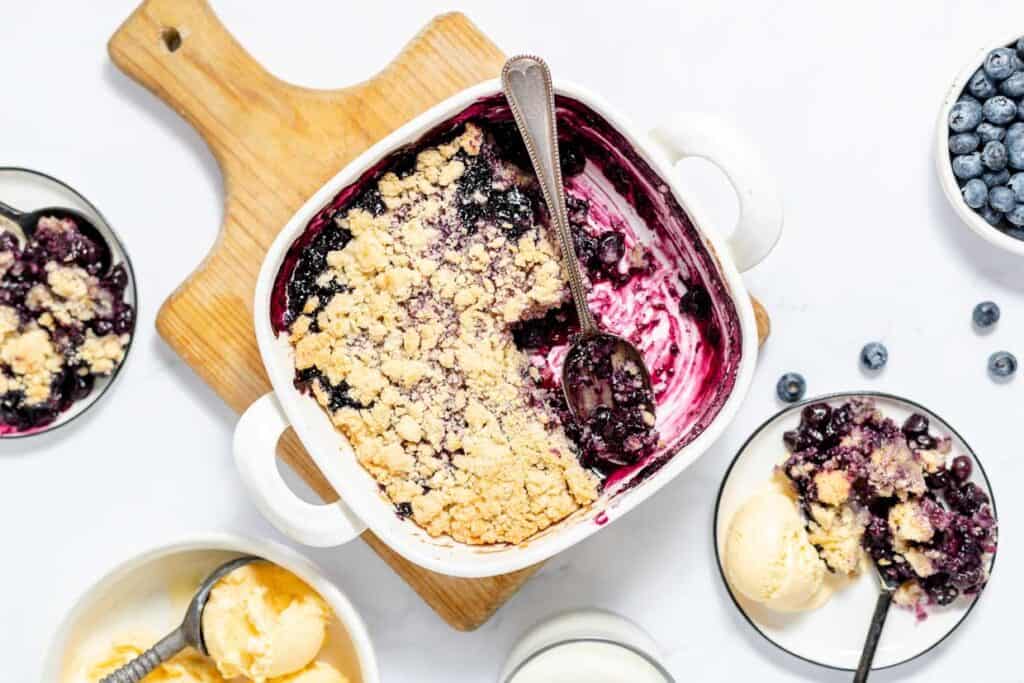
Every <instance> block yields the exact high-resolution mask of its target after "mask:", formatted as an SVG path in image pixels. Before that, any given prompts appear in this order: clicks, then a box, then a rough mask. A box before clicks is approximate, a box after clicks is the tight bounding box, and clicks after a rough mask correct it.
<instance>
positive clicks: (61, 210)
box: [0, 201, 113, 275]
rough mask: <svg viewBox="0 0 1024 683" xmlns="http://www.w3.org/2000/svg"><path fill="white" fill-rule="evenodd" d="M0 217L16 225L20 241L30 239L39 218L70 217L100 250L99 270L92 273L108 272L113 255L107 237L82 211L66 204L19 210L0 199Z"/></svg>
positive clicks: (101, 273) (61, 218)
mask: <svg viewBox="0 0 1024 683" xmlns="http://www.w3.org/2000/svg"><path fill="white" fill-rule="evenodd" d="M0 217H3V218H6V219H7V220H8V221H10V222H11V223H14V224H15V225H16V226H18V232H15V233H14V234H15V236H16V237H18V238H19V241H21V242H22V243H25V242H28V241H29V240H30V239H32V235H33V234H34V233H35V231H36V227H37V226H38V225H39V219H41V218H47V217H53V218H57V219H59V220H63V219H71V220H72V221H73V222H74V223H75V225H76V226H77V227H78V230H79V232H81V233H82V234H83V235H85V236H86V237H88V238H89V239H90V240H91V241H92V242H93V243H94V244H95V245H96V248H97V249H99V250H100V253H99V255H98V256H99V258H98V263H99V270H98V271H97V273H94V274H97V275H103V274H106V273H108V272H110V267H111V265H112V264H113V255H112V253H111V249H110V245H109V244H108V243H107V238H106V237H104V235H103V233H101V232H100V231H99V229H98V228H97V227H96V226H95V225H94V224H93V222H92V219H90V218H89V217H88V216H86V215H85V214H83V213H82V212H80V211H76V210H75V209H69V208H67V207H66V206H48V207H45V208H42V209H36V210H35V211H21V210H19V209H16V208H14V207H13V206H10V205H9V204H5V203H4V202H2V201H0ZM0 228H2V225H0ZM19 233H20V234H19Z"/></svg>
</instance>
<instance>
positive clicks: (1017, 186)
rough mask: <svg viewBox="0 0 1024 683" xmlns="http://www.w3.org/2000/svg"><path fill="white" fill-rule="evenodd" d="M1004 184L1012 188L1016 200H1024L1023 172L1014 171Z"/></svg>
mask: <svg viewBox="0 0 1024 683" xmlns="http://www.w3.org/2000/svg"><path fill="white" fill-rule="evenodd" d="M1006 185H1007V186H1008V187H1009V188H1010V189H1011V190H1013V194H1014V196H1016V197H1017V201H1018V202H1024V173H1014V174H1013V175H1012V176H1010V179H1009V180H1008V181H1006Z"/></svg>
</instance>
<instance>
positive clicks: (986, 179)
mask: <svg viewBox="0 0 1024 683" xmlns="http://www.w3.org/2000/svg"><path fill="white" fill-rule="evenodd" d="M981 181H982V182H983V183H985V186H986V187H995V186H996V185H1005V184H1006V183H1008V182H1010V172H1009V171H1007V170H1006V169H1005V168H1004V169H1003V170H1002V171H990V172H989V173H982V174H981ZM973 208H978V207H973Z"/></svg>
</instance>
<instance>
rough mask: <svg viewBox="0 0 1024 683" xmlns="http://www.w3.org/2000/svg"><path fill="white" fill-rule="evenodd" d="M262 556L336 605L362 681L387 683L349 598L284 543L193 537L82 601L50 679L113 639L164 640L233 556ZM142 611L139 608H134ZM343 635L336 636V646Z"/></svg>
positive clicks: (55, 682)
mask: <svg viewBox="0 0 1024 683" xmlns="http://www.w3.org/2000/svg"><path fill="white" fill-rule="evenodd" d="M239 555H256V556H258V557H262V558H264V559H266V560H269V561H270V562H273V563H275V564H278V565H280V566H282V567H284V568H285V569H287V570H288V571H290V572H292V573H294V574H295V575H296V576H298V577H299V578H301V579H302V580H303V581H305V582H306V583H308V584H309V585H310V586H311V587H312V588H314V589H315V590H316V591H317V592H318V593H319V594H320V595H321V596H322V597H323V599H324V600H326V601H327V604H328V605H330V607H331V609H332V610H333V612H334V615H335V616H336V617H337V619H338V621H339V622H340V625H341V628H343V629H344V631H345V633H347V635H348V640H349V642H348V643H346V644H345V647H344V648H342V649H343V651H342V653H341V656H342V658H343V659H345V660H346V661H352V660H355V662H356V663H357V666H358V668H359V673H360V675H361V678H359V679H357V680H359V681H361V682H362V683H379V681H380V673H379V671H378V669H377V660H376V657H375V655H374V652H373V645H372V644H371V642H370V636H369V633H368V632H367V630H366V625H365V624H364V623H363V620H362V618H361V617H360V616H359V614H358V612H356V609H355V607H353V605H352V603H351V602H349V599H348V598H347V597H345V595H344V594H343V593H342V592H341V591H340V590H338V588H337V587H336V586H335V585H334V584H333V583H331V582H330V580H328V579H327V578H326V577H325V576H324V575H323V574H322V573H321V572H320V570H319V569H318V568H317V567H316V565H314V564H313V563H312V562H310V561H309V560H307V559H305V558H304V557H302V556H301V555H299V554H298V553H296V552H295V551H293V550H291V549H290V548H287V547H285V546H282V545H278V544H275V543H269V542H266V541H257V540H254V539H247V538H242V537H239V536H234V535H228V534H210V535H204V536H196V537H190V538H187V539H184V540H181V541H178V542H174V543H169V544H165V545H160V546H157V547H153V548H150V549H148V550H145V551H143V552H141V553H139V554H137V555H135V556H134V557H132V558H130V559H128V560H126V561H124V562H121V563H119V564H118V565H117V566H115V567H114V568H113V569H111V570H110V571H109V572H107V574H106V575H104V576H103V577H102V578H100V579H99V580H98V581H96V582H95V583H94V584H93V585H92V586H91V587H90V588H89V589H88V590H87V591H86V592H85V593H84V594H83V595H82V596H81V597H80V598H79V599H78V601H77V602H76V603H75V605H74V606H73V607H72V608H71V610H70V611H69V612H68V614H67V616H66V617H65V618H64V620H63V621H62V622H61V624H60V626H59V627H58V628H57V631H56V633H55V634H54V636H53V638H52V639H51V643H50V649H49V651H48V652H47V655H46V661H45V663H44V665H43V677H42V679H41V680H42V681H44V682H45V683H61V682H62V681H63V680H64V676H66V675H68V673H67V670H68V669H69V668H72V667H73V666H74V665H75V660H76V659H77V658H80V657H83V656H88V655H87V653H88V652H90V651H94V650H102V649H103V648H105V647H106V646H109V645H110V644H112V643H109V642H107V640H105V637H107V636H113V635H114V634H118V633H132V634H135V633H140V635H142V634H144V635H145V636H146V637H149V638H154V642H155V639H156V638H159V637H161V636H163V635H165V634H166V633H167V632H169V631H170V630H171V629H172V628H174V627H175V626H176V625H177V624H178V623H180V621H181V618H182V617H183V616H184V613H185V606H186V605H187V603H188V600H189V599H190V598H191V592H192V591H194V590H195V588H196V586H197V585H198V584H199V582H200V581H202V579H203V578H204V576H206V575H207V574H208V573H209V572H210V571H211V570H212V569H213V568H215V567H216V566H218V565H220V564H221V563H223V562H226V561H228V560H230V559H231V558H232V557H237V556H239ZM135 606H137V607H138V608H137V609H133V607H135ZM335 637H340V634H339V636H335V635H333V634H332V632H331V630H330V629H329V631H328V640H331V639H332V638H335Z"/></svg>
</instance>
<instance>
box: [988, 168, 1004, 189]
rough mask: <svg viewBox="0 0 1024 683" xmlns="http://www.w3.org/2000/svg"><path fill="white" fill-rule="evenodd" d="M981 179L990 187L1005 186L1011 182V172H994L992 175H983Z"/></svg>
mask: <svg viewBox="0 0 1024 683" xmlns="http://www.w3.org/2000/svg"><path fill="white" fill-rule="evenodd" d="M981 179H982V181H983V182H984V183H985V185H986V186H988V187H995V186H996V185H1005V184H1006V183H1008V182H1010V172H1009V171H1007V170H1006V169H1005V168H1004V169H1003V170H1002V171H998V172H996V171H993V172H990V173H982V174H981Z"/></svg>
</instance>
